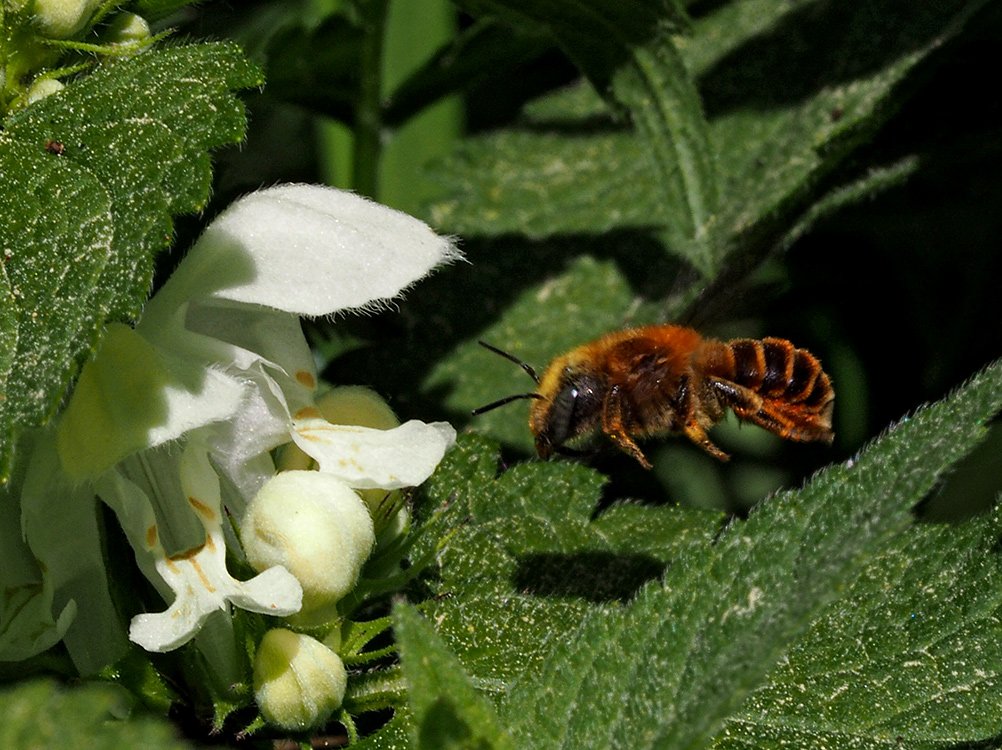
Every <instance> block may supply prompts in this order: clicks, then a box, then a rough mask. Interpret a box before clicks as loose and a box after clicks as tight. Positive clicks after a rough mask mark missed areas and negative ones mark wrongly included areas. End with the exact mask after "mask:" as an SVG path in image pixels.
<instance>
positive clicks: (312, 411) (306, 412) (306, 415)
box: [292, 406, 323, 419]
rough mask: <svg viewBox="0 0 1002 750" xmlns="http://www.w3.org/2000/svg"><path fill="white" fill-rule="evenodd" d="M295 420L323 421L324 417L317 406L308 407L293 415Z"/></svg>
mask: <svg viewBox="0 0 1002 750" xmlns="http://www.w3.org/2000/svg"><path fill="white" fill-rule="evenodd" d="M292 416H293V419H322V418H323V415H322V414H321V413H320V411H319V410H318V409H317V408H316V407H315V406H307V407H305V408H302V409H300V410H299V411H297V412H296V413H295V414H293V415H292Z"/></svg>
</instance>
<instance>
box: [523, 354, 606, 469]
mask: <svg viewBox="0 0 1002 750" xmlns="http://www.w3.org/2000/svg"><path fill="white" fill-rule="evenodd" d="M603 391H604V388H603V385H602V381H601V380H600V379H599V378H598V377H596V376H595V375H594V374H592V373H590V372H588V371H586V370H582V369H579V368H576V367H574V366H573V365H568V364H566V363H564V362H561V361H559V360H558V361H557V362H554V363H553V364H552V365H551V366H550V368H549V369H548V370H547V371H546V372H545V373H544V374H543V377H542V379H541V380H540V384H539V393H540V394H541V395H542V396H543V398H542V399H540V400H538V401H536V402H535V403H533V405H532V411H531V412H530V413H529V427H530V428H531V429H532V433H533V435H535V437H536V452H537V453H538V454H539V456H540V458H548V457H549V456H550V454H552V453H553V451H554V450H555V449H556V448H559V447H560V446H562V445H563V444H564V443H565V442H567V441H568V440H572V439H573V438H576V437H578V436H580V435H584V434H587V433H589V432H592V431H593V430H595V429H596V428H597V427H598V426H599V423H600V422H601V418H602V393H603Z"/></svg>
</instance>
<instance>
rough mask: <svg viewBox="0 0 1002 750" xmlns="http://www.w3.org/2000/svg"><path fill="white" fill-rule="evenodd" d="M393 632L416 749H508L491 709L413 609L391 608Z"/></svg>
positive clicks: (404, 606)
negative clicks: (403, 677)
mask: <svg viewBox="0 0 1002 750" xmlns="http://www.w3.org/2000/svg"><path fill="white" fill-rule="evenodd" d="M394 632H395V633H396V636H397V642H398V643H399V644H400V653H401V658H402V660H403V669H404V676H405V677H406V678H407V686H408V689H409V694H410V695H411V696H412V698H411V707H412V710H413V714H414V718H413V720H414V724H415V725H416V727H417V736H416V738H415V739H416V740H417V741H416V746H417V747H420V748H428V750H435V749H437V748H441V749H442V750H446V749H447V748H469V747H480V748H484V749H485V750H486V748H512V747H514V745H513V744H512V741H511V738H510V737H508V735H507V734H506V733H505V731H504V730H503V729H502V728H501V726H500V724H499V722H498V718H497V714H495V713H494V708H493V707H492V706H491V705H490V704H489V703H488V702H487V699H486V698H484V697H483V696H482V695H480V694H479V693H478V692H477V691H476V690H475V689H474V687H473V685H472V683H471V682H470V680H469V678H468V677H467V676H466V675H465V674H464V673H463V668H462V666H461V665H460V664H459V661H458V660H457V659H456V657H455V656H453V655H452V654H451V653H449V650H448V649H447V648H446V647H445V645H444V644H443V643H442V641H441V639H440V638H439V636H438V635H437V634H436V633H435V631H434V629H433V628H432V627H431V625H430V624H428V622H427V621H425V620H423V619H422V618H421V617H420V615H418V614H417V612H416V611H415V610H414V608H413V607H410V606H407V605H400V606H398V607H397V608H396V612H395V621H394Z"/></svg>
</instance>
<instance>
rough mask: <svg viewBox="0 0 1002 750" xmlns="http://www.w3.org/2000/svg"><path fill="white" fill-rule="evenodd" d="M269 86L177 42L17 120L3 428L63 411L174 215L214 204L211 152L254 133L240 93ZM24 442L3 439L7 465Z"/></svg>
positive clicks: (2, 154) (100, 74) (248, 69)
mask: <svg viewBox="0 0 1002 750" xmlns="http://www.w3.org/2000/svg"><path fill="white" fill-rule="evenodd" d="M259 83H260V77H259V73H258V72H257V71H256V70H255V69H254V68H253V66H251V65H250V64H249V63H248V62H247V61H246V60H245V59H244V57H243V55H242V54H241V52H240V51H239V50H238V49H237V48H236V47H234V46H232V45H228V44H210V45H192V46H184V47H171V48H165V49H162V50H157V51H151V52H147V53H144V54H141V55H138V56H136V57H133V58H130V59H126V60H122V61H120V62H118V63H116V64H115V65H109V66H106V67H104V68H101V69H100V70H98V71H96V72H94V73H93V74H91V75H89V76H86V77H85V78H82V79H81V80H79V81H76V82H72V83H71V84H70V85H69V86H67V88H66V89H65V90H64V91H62V92H60V93H58V94H55V95H52V96H50V97H48V98H46V99H43V100H41V101H39V102H37V103H35V104H33V105H31V106H29V107H26V108H25V109H22V110H20V111H19V112H16V113H14V114H12V115H11V116H10V117H8V118H7V119H6V121H5V122H4V130H3V132H2V134H0V170H2V172H3V173H4V175H5V179H4V181H3V185H2V187H0V201H2V202H3V205H4V206H5V207H6V208H5V210H4V211H3V212H2V215H0V222H2V226H0V233H2V236H3V237H4V238H5V246H4V247H5V263H4V270H5V272H6V279H5V281H6V285H5V286H4V289H3V292H2V293H3V294H4V295H5V297H6V298H7V299H8V300H9V301H10V304H7V305H4V309H5V313H4V315H3V319H2V320H0V325H3V326H4V329H3V339H4V342H5V349H7V350H8V353H7V354H6V355H5V356H3V357H2V358H0V367H2V372H3V373H4V375H5V376H6V377H5V380H6V383H5V388H4V392H5V394H6V398H5V399H4V400H3V401H2V402H0V430H2V434H3V435H5V436H12V435H13V434H14V426H15V425H16V426H18V427H19V428H25V427H28V426H34V425H41V424H44V423H45V422H46V421H47V420H48V419H49V418H51V416H52V415H53V413H54V412H55V410H56V408H57V406H58V405H59V403H60V400H61V399H62V397H63V395H64V393H65V391H66V388H67V386H68V385H69V383H70V380H71V378H72V377H73V376H74V374H75V372H76V369H77V367H78V364H79V363H80V362H81V361H82V360H83V359H86V358H87V357H88V356H89V355H90V353H91V352H92V351H93V350H94V348H95V347H96V346H97V343H98V340H99V337H100V332H101V329H102V327H103V325H104V324H105V322H107V321H109V320H122V319H126V320H127V319H129V318H133V317H135V316H136V315H137V314H138V312H139V310H140V308H141V306H142V303H143V302H144V301H145V299H146V296H147V294H148V293H149V289H150V284H151V282H152V278H153V259H154V257H155V256H156V254H157V253H158V252H160V251H162V250H164V249H165V248H166V247H167V246H168V244H169V242H170V238H171V231H172V217H173V216H175V215H177V214H181V213H191V212H194V211H197V210H199V209H200V208H202V207H203V206H204V204H205V201H206V200H207V198H208V195H209V188H210V184H211V163H210V161H209V151H210V150H211V149H213V148H217V147H219V146H222V145H224V144H227V143H233V142H236V141H238V140H239V139H240V138H241V137H242V135H243V128H244V110H243V106H242V105H241V104H240V102H238V101H237V100H236V99H235V98H234V97H233V95H232V93H231V92H232V91H233V90H235V89H241V88H246V87H249V86H254V85H258V84H259ZM53 144H57V145H53ZM14 346H16V349H13V347H14ZM8 363H9V364H8ZM5 365H6V366H5ZM11 448H12V443H11V440H10V439H6V440H4V441H3V444H2V446H0V464H2V465H7V464H8V463H9V461H10V451H11ZM2 473H3V472H0V474H2Z"/></svg>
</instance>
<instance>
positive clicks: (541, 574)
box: [513, 552, 665, 603]
mask: <svg viewBox="0 0 1002 750" xmlns="http://www.w3.org/2000/svg"><path fill="white" fill-rule="evenodd" d="M664 570H665V564H664V563H663V562H661V561H659V560H656V559H655V558H653V557H650V556H648V555H640V554H614V553H612V552H575V553H568V554H558V553H541V554H532V555H526V556H525V557H522V558H520V559H519V562H518V567H517V568H516V569H515V572H514V575H513V584H514V586H515V588H517V589H518V590H519V591H521V592H523V593H525V594H529V595H535V596H548V597H552V596H556V597H570V598H576V599H585V600H587V601H590V602H597V603H598V602H614V601H619V602H625V601H629V600H630V599H632V598H633V596H634V595H635V594H636V593H637V591H639V590H640V587H641V586H643V585H644V584H645V583H647V582H648V581H652V580H654V579H655V578H659V577H660V576H661V574H662V573H664Z"/></svg>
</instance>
